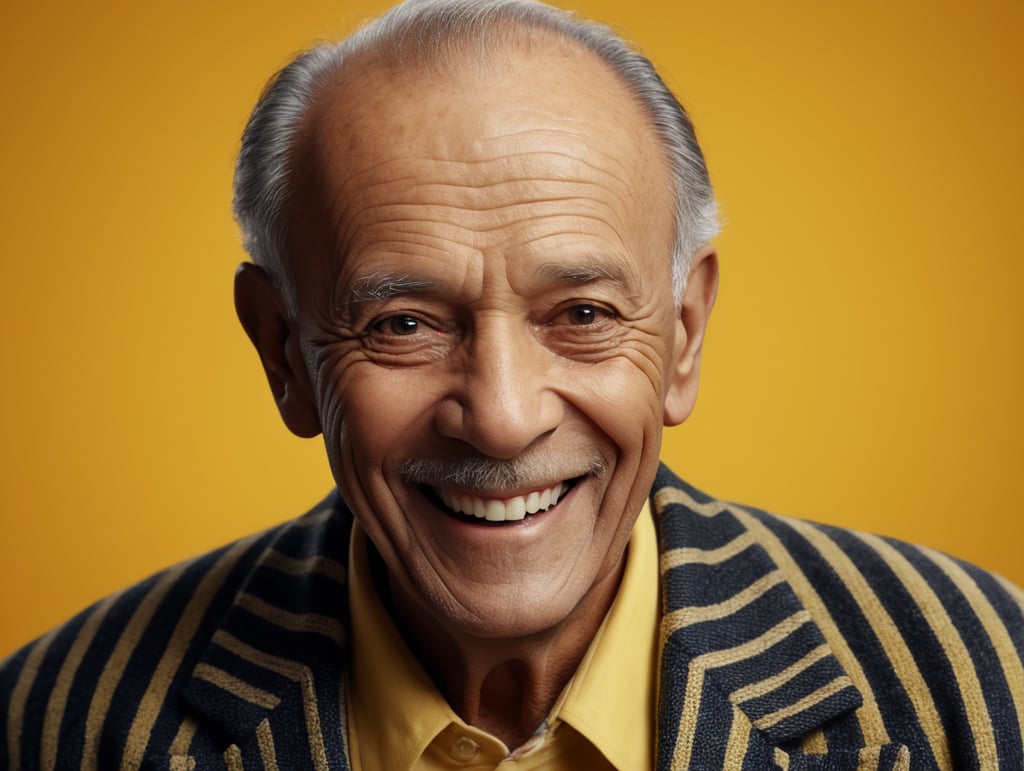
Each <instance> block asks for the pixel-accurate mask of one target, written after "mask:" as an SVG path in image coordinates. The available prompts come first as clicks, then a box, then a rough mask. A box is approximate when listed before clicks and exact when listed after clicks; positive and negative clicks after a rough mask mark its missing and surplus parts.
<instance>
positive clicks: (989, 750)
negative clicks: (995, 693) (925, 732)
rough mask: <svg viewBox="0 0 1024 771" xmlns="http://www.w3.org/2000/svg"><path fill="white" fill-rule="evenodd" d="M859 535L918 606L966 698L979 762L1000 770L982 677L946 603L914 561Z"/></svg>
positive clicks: (877, 540)
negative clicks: (941, 599) (982, 686)
mask: <svg viewBox="0 0 1024 771" xmlns="http://www.w3.org/2000/svg"><path fill="white" fill-rule="evenodd" d="M855 535H856V536H857V537H858V538H860V539H861V540H862V541H864V542H865V543H866V544H868V545H869V546H871V547H872V548H873V549H874V550H875V551H876V552H877V553H878V555H879V556H880V557H881V558H882V559H883V560H884V561H885V564H887V565H888V566H889V567H890V568H891V569H892V571H893V572H894V573H895V574H896V576H897V577H898V578H899V580H900V582H901V583H902V584H903V586H904V587H905V588H906V590H907V591H908V592H909V593H910V596H911V597H912V598H913V599H914V602H916V603H917V606H918V608H919V609H920V611H921V613H922V614H923V615H924V618H925V621H927V622H928V626H929V627H930V628H931V630H932V632H933V633H934V634H935V637H936V638H937V639H938V641H939V644H940V645H941V646H942V650H943V652H944V653H945V654H946V658H947V659H948V660H949V663H950V666H952V668H953V675H954V677H955V678H956V682H957V685H958V686H959V688H960V693H961V694H962V696H963V702H964V709H965V710H966V711H967V723H968V725H969V726H970V728H971V733H972V734H973V735H974V741H975V747H976V749H977V753H978V762H979V763H980V764H981V766H982V767H983V768H996V767H997V766H998V763H999V752H998V750H997V749H996V738H995V735H994V734H993V732H992V721H991V718H990V716H989V714H988V709H987V707H986V705H985V695H984V692H983V691H982V690H981V683H980V682H979V681H978V673H977V672H976V671H975V669H974V662H973V661H972V660H971V654H970V653H969V652H968V651H967V646H965V645H964V641H963V639H962V638H961V637H960V632H959V631H958V630H957V628H956V626H955V625H954V624H953V621H952V619H951V618H950V617H949V614H948V613H947V612H946V609H945V607H943V605H942V602H941V601H940V600H939V598H938V597H937V596H936V595H935V592H934V591H933V590H932V588H931V587H930V586H929V585H928V582H927V581H925V579H924V577H923V576H922V575H921V574H920V573H918V572H917V570H916V569H915V568H914V566H913V565H911V564H910V561H909V560H907V558H906V557H904V556H903V555H902V554H900V553H899V552H898V551H896V549H894V548H893V547H892V546H891V545H889V544H888V543H886V542H885V541H883V540H882V539H881V538H879V537H878V536H875V535H870V534H869V533H856V534H855Z"/></svg>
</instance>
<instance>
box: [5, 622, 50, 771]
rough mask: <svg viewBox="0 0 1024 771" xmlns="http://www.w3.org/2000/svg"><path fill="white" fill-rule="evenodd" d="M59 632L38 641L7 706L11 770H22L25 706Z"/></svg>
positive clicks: (22, 669)
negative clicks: (22, 734) (40, 666)
mask: <svg viewBox="0 0 1024 771" xmlns="http://www.w3.org/2000/svg"><path fill="white" fill-rule="evenodd" d="M57 631H58V630H57V629H54V630H53V631H52V632H48V633H47V634H46V635H45V636H43V637H40V638H39V640H37V641H36V643H35V645H34V646H33V647H32V650H30V651H29V653H28V656H26V657H25V663H24V664H23V665H22V667H21V672H19V673H18V681H17V682H16V683H15V684H14V689H13V690H12V691H11V700H10V702H9V703H8V705H7V758H8V760H10V762H11V768H21V730H22V728H23V727H24V721H25V705H26V704H27V703H28V694H29V691H31V690H32V684H33V683H35V681H36V676H37V675H38V674H39V665H40V664H42V663H43V657H44V656H46V651H47V650H49V648H50V644H51V643H52V642H53V638H54V637H56V636H57Z"/></svg>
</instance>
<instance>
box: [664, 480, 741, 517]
mask: <svg viewBox="0 0 1024 771" xmlns="http://www.w3.org/2000/svg"><path fill="white" fill-rule="evenodd" d="M671 503H678V504H681V505H683V506H685V507H686V508H688V509H690V510H691V511H693V512H695V513H697V514H700V515H701V516H703V517H714V516H717V515H718V514H721V513H722V512H723V511H725V510H726V509H728V508H729V505H728V504H726V503H725V502H723V501H711V502H709V503H697V501H695V500H694V499H693V498H691V497H690V496H689V495H687V494H686V493H685V492H683V491H682V490H679V489H678V488H675V487H663V488H661V489H660V490H658V492H656V493H655V494H654V510H655V511H657V512H658V515H659V516H660V515H661V514H663V513H664V512H663V509H664V508H665V507H666V506H668V505H669V504H671Z"/></svg>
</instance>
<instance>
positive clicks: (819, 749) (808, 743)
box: [800, 728, 828, 755]
mask: <svg viewBox="0 0 1024 771" xmlns="http://www.w3.org/2000/svg"><path fill="white" fill-rule="evenodd" d="M800 751H801V752H803V753H804V755H825V754H826V753H828V741H827V740H826V739H825V731H824V730H822V729H821V728H815V729H814V730H813V731H811V732H810V733H808V734H807V735H806V736H805V737H804V738H803V739H802V740H801V741H800Z"/></svg>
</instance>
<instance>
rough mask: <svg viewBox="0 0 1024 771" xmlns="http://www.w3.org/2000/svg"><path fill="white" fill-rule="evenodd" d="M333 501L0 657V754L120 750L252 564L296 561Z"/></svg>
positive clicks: (196, 652)
mask: <svg viewBox="0 0 1024 771" xmlns="http://www.w3.org/2000/svg"><path fill="white" fill-rule="evenodd" d="M336 505H337V500H336V499H335V497H334V496H332V497H329V498H328V499H327V500H325V501H324V502H323V503H322V504H321V505H320V506H318V507H316V508H314V509H313V510H312V511H310V512H309V513H307V514H306V515H305V516H304V517H302V518H299V519H298V520H294V521H292V522H290V523H288V524H285V525H281V526H279V527H276V528H273V529H271V530H268V531H265V532H262V533H257V534H255V535H252V536H249V537H246V538H243V539H241V540H239V541H236V542H234V543H231V544H228V545H226V546H224V547H221V548H219V549H217V550H215V551H212V552H210V553H208V554H205V555H202V556H200V557H197V558H194V559H191V560H188V561H186V562H183V563H181V564H179V565H175V566H173V567H170V568H168V569H166V570H163V571H161V572H159V573H157V574H156V575H153V576H151V577H149V578H148V579H146V580H144V581H142V582H140V583H138V584H136V585H134V586H132V587H130V588H128V589H125V590H124V591H122V592H119V593H117V594H114V595H112V596H110V597H107V598H105V599H103V600H101V601H99V602H97V603H96V604H94V605H92V606H91V607H89V608H86V609H85V610H84V611H82V612H81V613H79V614H78V615H77V616H75V617H74V618H72V619H70V620H69V621H67V622H66V623H65V624H63V625H61V626H60V627H58V628H56V629H54V630H53V631H51V632H49V633H48V634H46V635H44V636H43V637H41V638H39V639H38V640H35V641H33V642H31V643H29V644H28V645H26V646H25V647H23V648H22V649H21V650H19V651H17V652H15V653H14V654H12V655H11V656H10V657H9V658H7V659H6V660H5V661H2V662H0V714H2V715H4V718H5V721H6V725H5V726H4V730H3V731H2V732H0V758H7V760H8V761H9V763H10V767H11V768H26V769H27V768H34V767H36V766H37V765H39V766H46V767H53V764H54V762H56V761H58V760H59V761H61V763H63V762H64V761H65V760H66V759H68V758H72V757H73V758H75V759H78V758H82V759H83V760H85V759H87V758H90V757H91V758H92V759H93V761H94V762H95V759H96V758H98V757H103V753H104V752H105V750H106V749H113V750H115V751H117V752H120V749H122V748H116V745H118V744H124V743H125V742H126V741H127V739H128V736H129V734H130V733H131V732H132V731H133V730H136V731H137V730H138V727H139V726H140V718H139V716H140V715H146V716H147V717H145V718H143V720H144V721H148V722H150V729H152V728H153V727H154V726H153V724H154V723H155V722H156V721H155V718H156V717H157V715H159V714H163V713H164V711H165V710H164V704H165V702H166V701H169V700H168V694H169V693H170V692H171V691H172V690H173V687H174V686H175V685H176V684H178V683H180V682H181V681H182V679H183V677H185V676H186V675H187V674H188V673H189V672H190V671H191V668H192V666H194V664H195V662H196V661H197V659H198V658H199V656H200V655H201V654H202V652H203V650H204V649H205V647H206V645H207V644H208V641H209V639H210V637H211V635H212V634H213V633H214V631H215V630H216V629H217V627H218V626H219V624H220V622H221V620H222V619H223V617H224V616H225V615H226V614H227V613H228V612H229V610H230V609H231V607H232V606H233V605H234V604H235V601H236V598H237V596H238V595H239V593H240V592H241V591H242V590H243V588H244V587H245V585H246V583H247V582H248V581H249V580H250V579H251V576H252V574H253V571H254V569H255V567H256V565H257V564H259V563H260V562H261V561H266V560H267V559H268V555H271V556H272V561H273V559H276V560H277V561H278V562H280V563H282V564H284V565H285V567H286V568H287V563H288V560H289V559H293V560H301V559H302V557H303V556H305V555H304V554H303V552H305V551H309V550H311V549H315V544H313V545H309V544H305V545H304V541H309V540H310V539H316V538H319V537H321V534H322V531H323V523H324V522H325V521H326V519H327V518H328V516H329V515H330V514H331V513H333V512H334V511H335V508H336ZM310 523H312V524H313V525H314V526H308V525H309V524H310ZM317 523H319V525H318V524H317ZM304 525H306V526H304ZM289 552H292V553H293V554H289ZM160 730H172V729H170V728H169V727H168V726H161V727H160ZM147 738H148V733H147ZM105 745H110V746H109V747H106V746H105ZM115 748H116V749H115ZM0 765H2V762H0Z"/></svg>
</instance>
